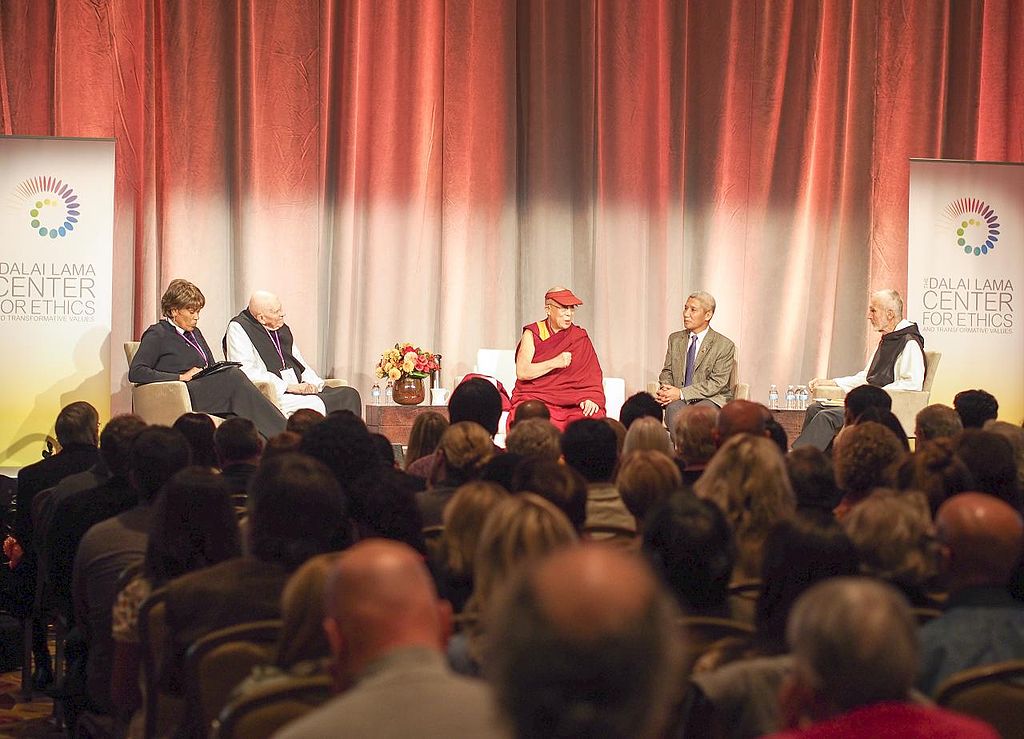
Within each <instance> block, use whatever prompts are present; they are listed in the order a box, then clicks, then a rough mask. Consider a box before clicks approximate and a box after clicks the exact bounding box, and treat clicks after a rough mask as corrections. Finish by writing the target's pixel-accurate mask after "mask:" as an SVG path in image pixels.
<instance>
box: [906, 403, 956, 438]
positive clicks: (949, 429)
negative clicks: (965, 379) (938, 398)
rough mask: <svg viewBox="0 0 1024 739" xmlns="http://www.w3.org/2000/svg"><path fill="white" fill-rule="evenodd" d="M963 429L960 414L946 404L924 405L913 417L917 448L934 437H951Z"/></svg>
mask: <svg viewBox="0 0 1024 739" xmlns="http://www.w3.org/2000/svg"><path fill="white" fill-rule="evenodd" d="M963 430H964V425H963V422H962V421H961V420H960V414H959V413H957V412H956V411H955V410H954V409H953V408H950V407H949V406H948V405H942V404H941V403H933V404H932V405H926V406H925V407H924V408H922V409H921V410H919V411H918V412H917V416H915V417H914V438H915V439H916V440H917V448H918V449H920V448H921V445H922V444H926V443H928V442H929V441H935V440H936V439H951V438H952V437H954V436H956V435H957V434H959V433H960V432H961V431H963Z"/></svg>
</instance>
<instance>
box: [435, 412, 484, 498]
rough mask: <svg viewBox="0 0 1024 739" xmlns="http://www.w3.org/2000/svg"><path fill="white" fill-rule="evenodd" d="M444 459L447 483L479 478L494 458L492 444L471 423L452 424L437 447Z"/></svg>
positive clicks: (481, 430) (480, 428)
mask: <svg viewBox="0 0 1024 739" xmlns="http://www.w3.org/2000/svg"><path fill="white" fill-rule="evenodd" d="M437 448H438V449H439V450H440V451H441V453H442V454H443V455H444V461H445V466H446V468H447V471H448V479H449V480H453V481H455V482H458V483H463V482H467V481H468V480H472V479H474V478H476V477H479V475H480V470H482V469H483V466H484V465H485V464H487V462H488V460H490V458H491V457H493V456H494V442H493V441H492V440H491V435H490V434H488V433H487V431H486V430H484V427H483V426H481V425H480V424H478V423H474V422H473V421H459V422H458V423H453V424H452V425H451V426H449V427H448V429H447V430H446V431H445V432H444V434H443V435H442V436H441V441H440V442H439V443H438V447H437Z"/></svg>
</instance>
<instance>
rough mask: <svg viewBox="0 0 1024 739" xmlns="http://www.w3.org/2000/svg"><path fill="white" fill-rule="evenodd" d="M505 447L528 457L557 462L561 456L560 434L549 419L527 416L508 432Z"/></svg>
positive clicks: (513, 452)
mask: <svg viewBox="0 0 1024 739" xmlns="http://www.w3.org/2000/svg"><path fill="white" fill-rule="evenodd" d="M505 449H506V451H508V452H511V453H512V454H519V455H521V456H523V457H527V458H529V459H544V460H548V461H551V462H557V461H558V460H559V459H560V458H561V456H562V434H561V432H560V431H559V430H558V429H556V428H555V427H554V426H553V425H552V424H551V422H550V421H545V420H544V419H542V418H528V419H526V420H523V421H520V422H519V423H517V424H516V425H515V426H513V427H512V430H511V431H509V432H508V435H507V436H506V437H505Z"/></svg>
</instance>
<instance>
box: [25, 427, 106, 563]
mask: <svg viewBox="0 0 1024 739" xmlns="http://www.w3.org/2000/svg"><path fill="white" fill-rule="evenodd" d="M99 458H100V451H99V449H97V448H96V447H95V446H93V445H92V444H68V445H67V446H66V447H64V448H63V449H61V450H60V452H58V453H57V454H54V455H53V456H52V457H47V458H46V459H43V460H40V461H39V462H36V463H35V464H30V465H29V466H28V467H24V468H22V470H21V472H19V473H18V494H17V501H18V515H17V518H15V520H14V536H15V537H16V538H17V539H18V542H19V543H20V544H21V545H22V547H24V548H25V550H26V551H27V550H28V547H29V545H31V544H32V538H33V537H32V529H33V525H32V499H33V498H35V496H36V493H38V492H39V491H41V490H45V489H46V488H52V487H53V486H54V485H56V484H57V483H58V482H60V481H61V480H63V479H64V478H65V477H67V476H68V475H74V474H76V473H78V472H84V471H85V470H87V469H89V468H90V467H92V466H93V465H94V464H96V462H97V461H99Z"/></svg>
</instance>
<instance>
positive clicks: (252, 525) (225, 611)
mask: <svg viewBox="0 0 1024 739" xmlns="http://www.w3.org/2000/svg"><path fill="white" fill-rule="evenodd" d="M341 413H344V412H343V411H341V412H339V414H341ZM331 415H332V416H334V415H336V414H333V413H332V414H331ZM349 415H351V414H349ZM353 418H354V416H353ZM329 420H330V419H328V420H326V421H324V422H323V423H321V424H319V425H318V426H316V427H315V428H314V429H313V430H311V431H310V434H312V433H313V431H315V430H319V429H320V428H321V427H323V426H326V425H327V424H328V422H329ZM307 441H308V437H307ZM248 507H249V518H248V520H249V528H248V537H249V552H250V554H248V555H245V556H242V557H236V558H234V559H229V560H226V561H224V562H221V563H219V564H216V565H213V566H212V567H207V568H205V569H201V570H199V571H197V572H192V573H190V574H187V575H184V576H182V577H179V578H177V579H176V580H173V581H171V582H170V583H169V584H168V585H167V590H166V594H167V595H166V601H167V630H168V645H167V657H168V659H167V662H166V663H165V664H166V666H167V668H168V670H169V674H168V675H166V677H165V683H166V684H168V685H169V687H170V688H171V689H177V690H179V691H180V690H181V687H182V685H181V682H180V680H181V664H182V658H183V657H184V654H185V651H186V650H187V649H188V647H189V645H191V644H192V643H194V642H195V641H196V640H197V639H198V638H200V637H201V636H205V635H206V634H208V633H210V632H211V631H215V630H217V629H223V628H226V627H228V626H234V625H235V624H237V623H242V622H244V621H258V620H260V619H271V618H280V615H281V610H280V608H281V605H280V601H281V590H282V589H283V588H284V584H285V582H286V581H287V579H288V576H289V574H290V573H291V572H293V571H294V570H295V569H296V568H298V567H299V565H301V564H302V563H303V562H305V561H306V560H307V559H309V558H310V557H313V556H315V555H317V554H322V553H325V552H329V551H336V550H339V549H343V548H344V547H346V546H347V545H348V544H349V540H350V536H351V534H350V523H349V521H348V518H347V515H346V514H347V502H346V500H345V495H344V494H343V493H342V491H341V488H340V487H339V486H338V482H337V479H336V478H335V477H334V475H332V474H331V470H329V469H328V468H327V467H325V466H324V465H323V464H322V463H320V462H318V461H316V460H315V459H310V458H309V457H306V456H304V455H301V454H283V455H281V456H279V457H275V458H273V459H271V460H268V461H267V462H266V463H264V464H263V465H261V467H260V470H259V472H257V473H256V476H255V477H253V479H252V481H251V482H250V484H249V501H248Z"/></svg>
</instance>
